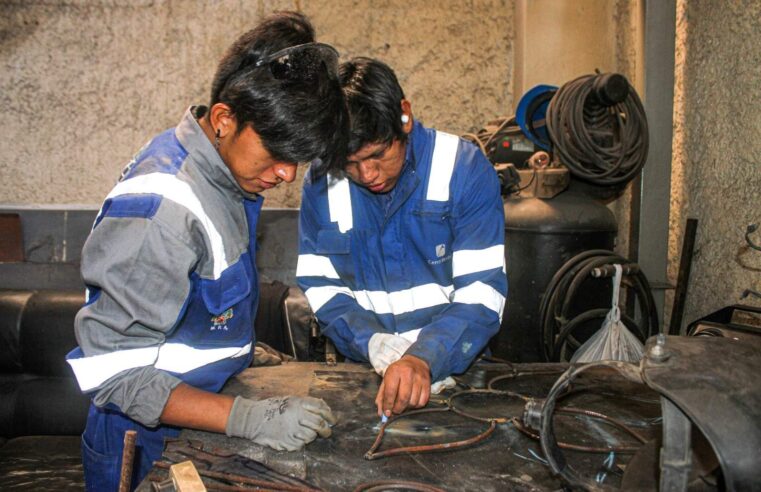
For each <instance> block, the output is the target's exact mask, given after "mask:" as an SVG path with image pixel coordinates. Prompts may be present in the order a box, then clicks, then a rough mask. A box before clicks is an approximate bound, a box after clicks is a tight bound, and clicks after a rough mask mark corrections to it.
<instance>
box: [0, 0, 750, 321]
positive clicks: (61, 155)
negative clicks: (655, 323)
mask: <svg viewBox="0 0 761 492" xmlns="http://www.w3.org/2000/svg"><path fill="white" fill-rule="evenodd" d="M641 5H642V2H641V0H578V1H577V0H574V1H572V2H571V1H559V0H530V1H529V0H478V1H476V0H462V1H455V0H445V1H441V2H427V1H423V0H407V1H402V0H377V1H371V0H313V1H303V2H299V1H264V0H259V1H244V0H239V1H236V0H218V1H215V2H201V1H198V2H193V1H189V0H185V1H179V0H175V1H172V0H37V1H35V0H0V103H2V105H3V109H4V118H2V120H0V134H1V135H2V136H3V145H2V146H0V204H2V203H4V204H10V205H14V204H15V205H22V206H23V205H27V204H37V205H56V206H65V205H72V204H86V205H89V206H97V205H98V204H99V203H100V201H101V199H102V197H103V196H104V195H105V194H106V193H107V191H108V190H109V189H110V187H111V186H112V184H113V182H114V180H115V179H116V177H117V176H118V173H119V170H120V169H121V167H122V166H123V165H124V164H125V163H126V162H127V161H128V160H129V158H130V157H131V156H132V154H133V153H134V152H135V151H136V150H137V149H139V148H140V147H141V146H142V144H143V143H145V141H146V140H147V139H148V138H150V137H151V136H152V135H154V134H155V133H156V132H158V131H161V130H162V129H165V128H167V127H170V126H173V125H174V124H176V122H177V120H178V118H179V117H180V115H181V114H182V112H183V111H184V109H185V108H186V107H187V106H188V105H189V104H194V103H199V102H205V100H206V98H207V92H208V89H207V87H208V84H209V80H210V78H211V76H212V74H213V71H214V67H215V64H216V60H217V58H218V57H219V56H220V55H221V53H222V52H223V51H224V49H225V48H226V47H227V45H228V44H229V43H230V42H231V41H233V40H234V39H235V38H236V37H237V36H238V35H239V34H240V33H241V32H243V31H245V30H246V29H248V28H250V27H251V26H252V25H254V24H255V23H256V22H257V20H258V19H260V18H261V17H262V16H263V15H266V14H267V13H269V12H271V11H273V10H277V9H301V10H302V11H304V12H305V13H307V14H308V15H309V16H310V17H311V18H312V20H313V22H314V24H315V26H316V27H317V31H318V35H319V37H320V38H321V40H323V41H326V42H329V43H332V44H334V45H336V46H337V47H338V48H339V50H340V51H341V53H342V55H343V56H344V57H351V56H355V55H370V56H377V57H380V58H382V59H384V60H386V61H387V62H388V63H390V64H391V65H392V66H394V67H395V68H396V69H397V71H398V73H399V75H400V79H401V81H402V84H403V86H404V88H405V90H406V92H407V95H408V96H409V98H410V99H411V100H412V103H413V110H414V112H415V114H416V116H417V117H419V118H420V119H422V120H423V121H424V122H426V123H427V124H429V125H432V126H436V127H438V128H440V129H443V130H447V131H450V132H455V133H462V132H464V131H468V130H473V129H477V128H479V127H480V126H482V125H483V123H484V122H485V121H487V120H489V119H491V118H493V117H495V116H498V115H505V114H510V113H511V112H512V111H513V107H514V104H515V102H516V95H518V96H519V95H520V94H521V93H522V92H523V91H524V90H526V89H528V88H530V87H531V86H532V85H534V84H535V83H539V82H549V83H557V84H560V83H562V82H564V81H566V80H568V79H570V78H572V77H574V76H576V75H579V74H582V73H588V72H589V71H591V70H592V69H593V68H595V67H598V68H600V69H602V70H618V71H621V72H623V73H624V74H626V75H627V77H629V79H630V80H632V81H633V83H634V85H635V87H636V88H638V89H640V90H641V87H642V82H643V76H642V74H643V70H644V67H643V64H642V49H641V42H642V16H641V12H642V6H641ZM516 16H518V18H516ZM759 19H761V4H759V2H757V1H754V0H732V1H730V2H708V1H690V2H688V1H686V0H680V2H679V17H678V26H677V32H678V34H677V66H676V90H675V94H676V101H675V123H674V131H675V133H674V135H675V141H674V162H673V165H674V172H673V177H672V179H673V192H672V202H671V211H670V220H671V229H672V234H671V237H670V269H669V274H670V280H671V282H672V283H673V282H675V280H676V267H677V265H678V257H679V247H680V245H681V241H682V230H683V226H684V222H685V220H686V218H687V217H697V218H698V219H699V220H700V229H699V234H698V243H697V251H696V257H695V264H694V270H693V278H692V282H691V288H690V291H689V294H688V304H687V312H686V314H685V320H687V321H689V320H692V319H695V318H696V317H698V316H700V315H703V314H706V313H708V312H710V311H712V310H714V309H716V308H718V307H720V306H723V305H726V304H729V303H732V302H735V301H737V300H738V298H739V295H740V293H741V292H742V290H743V289H744V288H747V287H755V288H759V287H761V276H760V275H759V273H760V272H761V258H759V257H760V256H761V255H759V254H754V253H753V252H752V251H749V250H748V248H746V247H745V246H744V241H743V238H742V235H743V231H744V228H745V226H746V225H747V224H748V223H750V222H761V207H759V196H760V194H759V190H761V182H760V180H761V170H760V169H759V168H760V167H761V165H760V164H759V160H758V157H757V156H758V155H761V152H759V151H761V148H760V147H759V146H761V120H760V119H759V118H760V116H759V113H758V108H759V107H761V106H760V105H759V102H760V99H761V86H759V83H758V81H759V80H761V26H760V25H759V24H760V23H761V22H760V21H759ZM527 20H529V21H530V22H526V21H527ZM298 203H299V186H298V185H292V186H289V187H282V188H280V189H276V190H273V191H271V192H269V194H268V201H267V205H268V206H271V207H272V206H275V207H278V206H284V207H295V206H297V205H298ZM611 206H612V207H613V209H614V211H615V212H616V214H617V216H618V217H619V223H620V226H621V230H622V231H625V230H626V227H627V223H628V213H629V197H628V195H626V196H625V197H624V198H622V199H621V200H619V201H617V202H615V203H614V204H612V205H611ZM663 213H667V212H666V211H664V212H663ZM618 249H619V251H620V252H622V253H624V254H626V252H627V250H628V249H627V245H626V237H625V234H621V236H620V244H619V248H618ZM666 305H667V308H668V306H669V305H670V302H669V301H667V304H666ZM665 315H666V316H665V317H666V318H668V316H669V312H668V309H667V312H666V313H665Z"/></svg>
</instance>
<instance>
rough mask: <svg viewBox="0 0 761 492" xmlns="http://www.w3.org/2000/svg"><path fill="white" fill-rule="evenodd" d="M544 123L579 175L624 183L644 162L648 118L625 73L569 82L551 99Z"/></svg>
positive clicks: (561, 154) (555, 146)
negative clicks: (545, 122)
mask: <svg viewBox="0 0 761 492" xmlns="http://www.w3.org/2000/svg"><path fill="white" fill-rule="evenodd" d="M546 121H547V130H548V132H549V135H550V140H551V141H552V149H553V152H555V154H556V155H557V156H558V157H559V159H560V162H561V163H563V164H565V165H566V166H567V167H568V168H569V169H570V171H571V173H572V174H573V175H574V176H575V177H577V178H580V179H582V180H584V181H587V182H589V183H592V184H596V185H600V186H614V185H622V184H626V183H628V182H629V181H630V180H631V179H633V178H634V177H635V176H636V175H637V174H638V173H639V172H640V170H641V169H642V166H643V165H644V164H645V160H646V159H647V150H648V145H649V141H648V133H647V131H648V130H647V118H646V116H645V110H644V108H643V107H642V102H641V101H640V99H639V96H637V93H636V92H635V90H634V88H633V87H632V86H631V85H630V84H629V81H628V80H626V78H625V77H624V76H623V75H620V74H598V75H584V76H582V77H579V78H577V79H574V80H572V81H570V82H568V83H566V84H565V85H563V86H562V87H561V88H560V89H559V90H558V92H557V93H556V94H555V96H554V97H553V98H552V100H551V101H550V104H549V106H548V107H547V115H546Z"/></svg>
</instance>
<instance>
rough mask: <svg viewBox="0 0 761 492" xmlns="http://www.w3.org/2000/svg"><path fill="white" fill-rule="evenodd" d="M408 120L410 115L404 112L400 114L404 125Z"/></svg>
mask: <svg viewBox="0 0 761 492" xmlns="http://www.w3.org/2000/svg"><path fill="white" fill-rule="evenodd" d="M409 122H410V117H409V116H407V115H406V114H403V115H402V124H404V125H406V124H407V123H409Z"/></svg>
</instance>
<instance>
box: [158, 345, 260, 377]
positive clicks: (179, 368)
mask: <svg viewBox="0 0 761 492" xmlns="http://www.w3.org/2000/svg"><path fill="white" fill-rule="evenodd" d="M250 352H251V343H248V344H247V345H244V346H243V347H222V348H213V349H198V348H193V347H190V346H188V345H184V344H181V343H165V344H164V345H162V346H161V348H160V349H159V358H158V360H157V361H156V364H155V365H156V369H162V370H164V371H171V372H174V373H178V374H184V373H186V372H190V371H192V370H193V369H198V368H199V367H203V366H206V365H209V364H212V363H214V362H217V361H220V360H223V359H234V358H235V357H242V356H244V355H247V354H248V353H250Z"/></svg>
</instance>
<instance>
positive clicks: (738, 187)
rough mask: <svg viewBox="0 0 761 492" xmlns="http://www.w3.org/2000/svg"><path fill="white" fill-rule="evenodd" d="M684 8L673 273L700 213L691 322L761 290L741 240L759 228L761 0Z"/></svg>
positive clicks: (758, 264) (760, 268)
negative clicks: (690, 223)
mask: <svg viewBox="0 0 761 492" xmlns="http://www.w3.org/2000/svg"><path fill="white" fill-rule="evenodd" d="M677 5H678V10H677V50H676V74H675V75H676V83H675V91H674V99H675V100H674V146H673V172H672V193H671V215H670V223H671V226H670V230H671V235H670V238H669V265H670V267H669V274H670V278H671V281H672V282H675V281H676V273H677V268H678V265H679V263H678V261H679V255H680V252H681V244H682V239H683V234H684V226H685V223H686V220H687V219H688V218H691V217H692V218H697V219H698V221H699V223H698V233H697V242H696V248H695V257H694V260H693V269H692V278H691V281H690V288H689V291H688V294H687V305H686V309H685V321H690V320H694V319H696V318H698V317H700V316H703V315H705V314H708V313H710V312H712V311H714V310H716V309H719V308H721V307H722V306H725V305H727V304H733V303H736V302H738V301H739V300H740V295H741V293H742V291H743V289H746V288H751V287H752V288H755V289H756V290H761V252H757V251H753V250H751V249H750V248H748V247H747V246H746V244H745V241H744V239H743V235H744V232H745V227H746V226H747V225H748V224H749V223H759V224H761V157H759V156H761V112H759V108H761V83H759V81H761V2H758V1H757V0H733V1H729V2H708V1H687V0H679V1H678V4H677ZM754 238H755V239H756V241H761V237H760V235H759V234H756V235H755V236H754ZM744 302H746V303H750V304H754V305H761V302H759V300H757V299H755V300H754V299H746V300H745V301H744ZM668 305H669V304H668V302H667V306H668ZM667 315H668V313H667Z"/></svg>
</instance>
